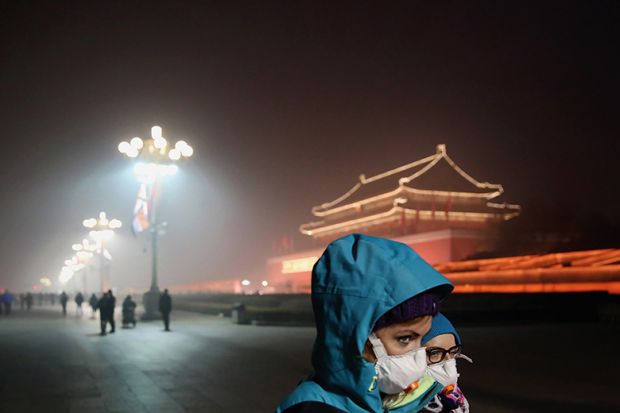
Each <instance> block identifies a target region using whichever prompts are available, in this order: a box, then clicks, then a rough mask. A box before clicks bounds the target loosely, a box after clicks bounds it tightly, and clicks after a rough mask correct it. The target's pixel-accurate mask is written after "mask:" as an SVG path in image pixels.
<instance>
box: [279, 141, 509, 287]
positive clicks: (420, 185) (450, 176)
mask: <svg viewBox="0 0 620 413" xmlns="http://www.w3.org/2000/svg"><path fill="white" fill-rule="evenodd" d="M503 192H504V189H503V188H502V186H501V185H500V184H492V183H488V182H480V181H478V180H476V179H474V178H473V177H472V176H471V175H469V174H468V173H467V172H465V171H464V170H463V169H461V168H460V167H459V166H458V165H457V164H456V163H455V162H454V161H453V160H452V159H451V158H450V157H449V156H448V153H447V151H446V146H445V145H438V146H437V150H436V153H435V154H433V155H431V156H428V157H426V158H423V159H420V160H417V161H415V162H411V163H409V164H406V165H403V166H400V167H397V168H394V169H391V170H389V171H386V172H383V173H380V174H378V175H375V176H372V177H366V176H365V175H361V176H360V177H359V178H358V180H357V182H356V183H355V184H354V185H353V186H352V187H351V188H350V189H349V190H348V191H346V192H344V193H343V194H342V195H341V196H339V197H338V198H336V199H335V200H332V201H329V202H325V203H323V204H321V205H318V206H315V207H314V208H312V214H313V215H314V216H315V218H316V220H315V221H313V222H310V223H307V224H303V225H301V227H300V228H299V229H300V231H301V233H302V234H304V235H307V236H309V237H311V238H312V239H313V241H314V244H315V245H316V246H317V248H316V249H315V250H314V249H313V250H309V251H304V252H299V253H295V254H289V255H285V256H279V257H273V258H271V259H269V260H268V262H267V267H268V280H269V283H270V285H271V286H273V287H274V289H276V290H277V291H281V292H307V291H309V289H310V272H311V270H312V265H313V264H314V262H315V261H316V260H317V258H318V257H319V256H320V254H321V253H322V251H323V249H324V247H325V246H326V245H327V244H328V243H329V242H330V241H332V240H334V239H336V238H339V237H341V236H344V235H346V234H350V233H356V232H357V233H365V234H369V235H376V236H381V237H386V238H390V239H394V240H396V241H400V242H403V243H405V244H407V245H409V246H411V247H412V248H413V249H415V250H416V251H417V252H418V253H419V254H420V255H421V256H422V257H423V258H425V259H426V260H427V261H429V262H430V263H431V264H436V263H440V262H449V261H458V260H461V259H464V258H467V257H470V256H473V255H475V254H476V253H478V252H482V251H488V250H491V249H492V248H493V244H494V242H495V239H496V233H497V230H498V227H499V225H500V224H501V223H502V222H504V221H507V220H509V219H512V218H515V217H516V216H518V215H519V212H520V209H521V208H520V206H519V205H515V204H509V203H506V202H504V201H502V200H501V198H502V195H503Z"/></svg>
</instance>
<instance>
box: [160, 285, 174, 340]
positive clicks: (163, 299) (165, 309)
mask: <svg viewBox="0 0 620 413" xmlns="http://www.w3.org/2000/svg"><path fill="white" fill-rule="evenodd" d="M171 311H172V297H170V294H168V289H167V288H166V289H165V290H164V293H163V294H162V295H161V296H160V297H159V312H160V313H161V318H163V320H164V328H165V331H170V312H171Z"/></svg>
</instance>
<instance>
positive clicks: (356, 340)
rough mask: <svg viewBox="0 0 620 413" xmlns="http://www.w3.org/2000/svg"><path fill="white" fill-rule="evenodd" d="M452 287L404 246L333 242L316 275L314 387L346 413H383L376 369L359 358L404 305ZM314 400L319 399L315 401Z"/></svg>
mask: <svg viewBox="0 0 620 413" xmlns="http://www.w3.org/2000/svg"><path fill="white" fill-rule="evenodd" d="M452 288H453V287H452V284H451V283H450V281H448V279H447V278H445V277H444V276H443V275H441V274H440V273H439V272H437V271H436V270H435V269H434V268H433V267H432V266H431V265H429V264H428V263H427V262H426V261H424V260H423V259H422V258H421V257H420V256H419V255H418V254H417V253H416V252H415V251H413V250H412V249H411V248H410V247H408V246H407V245H405V244H402V243H399V242H395V241H390V240H386V239H382V238H376V237H371V236H367V235H360V234H353V235H349V236H346V237H344V238H340V239H338V240H336V241H334V242H332V243H331V244H330V245H329V246H328V247H327V249H326V250H325V252H324V253H323V255H322V256H321V258H320V259H319V261H318V262H317V263H316V264H315V266H314V268H313V271H312V306H313V309H314V317H315V321H316V328H317V337H316V340H315V342H314V349H313V352H312V365H313V367H314V375H313V376H312V381H314V382H315V383H318V385H319V386H320V387H321V388H322V389H323V390H324V391H325V392H327V394H328V395H329V397H326V399H329V400H324V401H326V402H328V403H329V404H332V405H334V406H336V407H339V408H341V409H343V410H345V411H350V412H352V411H371V412H381V411H383V409H382V406H381V397H380V395H379V390H378V389H377V386H375V385H374V380H375V379H374V377H375V368H374V364H373V363H369V362H367V361H365V360H364V359H363V358H362V357H361V355H362V353H363V349H364V345H365V343H366V340H367V339H368V336H369V335H370V333H371V331H372V328H373V326H374V324H375V322H376V321H377V320H378V319H379V318H380V317H381V316H382V315H383V314H385V313H386V312H387V311H388V310H390V309H392V308H393V307H395V306H396V305H398V304H400V303H402V302H403V301H405V300H407V299H409V298H411V297H413V296H415V295H417V294H420V293H422V292H425V291H428V290H431V289H433V291H434V292H435V293H437V294H438V295H439V297H441V298H442V299H443V298H444V297H445V296H446V295H448V294H449V293H450V291H452ZM314 400H316V399H314Z"/></svg>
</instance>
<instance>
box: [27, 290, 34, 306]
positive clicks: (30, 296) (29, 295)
mask: <svg viewBox="0 0 620 413" xmlns="http://www.w3.org/2000/svg"><path fill="white" fill-rule="evenodd" d="M32 300H33V298H32V293H31V292H30V291H28V292H27V293H26V309H27V310H28V311H30V309H31V308H32Z"/></svg>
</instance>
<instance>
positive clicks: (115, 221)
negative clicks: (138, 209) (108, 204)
mask: <svg viewBox="0 0 620 413" xmlns="http://www.w3.org/2000/svg"><path fill="white" fill-rule="evenodd" d="M122 226H123V223H122V222H121V221H120V220H118V219H113V220H111V221H110V228H112V229H117V228H120V227H122Z"/></svg>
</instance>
